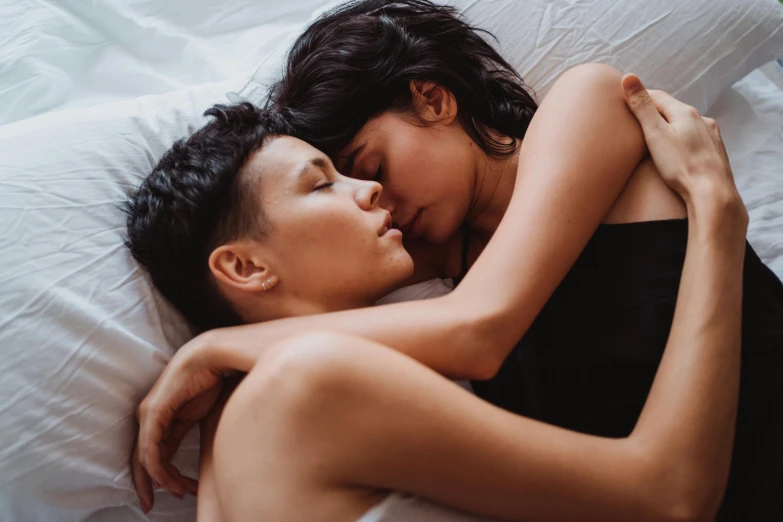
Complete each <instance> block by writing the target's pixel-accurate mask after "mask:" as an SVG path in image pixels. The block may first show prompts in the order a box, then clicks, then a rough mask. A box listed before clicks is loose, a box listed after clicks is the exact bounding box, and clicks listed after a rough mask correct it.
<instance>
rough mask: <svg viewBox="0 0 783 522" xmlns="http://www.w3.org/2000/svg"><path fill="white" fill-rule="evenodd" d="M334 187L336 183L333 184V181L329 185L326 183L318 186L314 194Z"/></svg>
mask: <svg viewBox="0 0 783 522" xmlns="http://www.w3.org/2000/svg"><path fill="white" fill-rule="evenodd" d="M332 185H334V182H332V181H330V182H328V183H324V184H322V185H318V186H317V187H315V188H314V189H313V192H315V191H318V190H323V189H327V188H330V187H331V186H332Z"/></svg>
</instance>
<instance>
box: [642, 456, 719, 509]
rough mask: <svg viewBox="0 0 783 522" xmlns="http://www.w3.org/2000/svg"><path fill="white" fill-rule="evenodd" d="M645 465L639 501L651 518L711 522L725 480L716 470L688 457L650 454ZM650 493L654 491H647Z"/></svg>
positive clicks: (717, 507) (645, 459) (717, 506)
mask: <svg viewBox="0 0 783 522" xmlns="http://www.w3.org/2000/svg"><path fill="white" fill-rule="evenodd" d="M643 460H644V461H645V462H646V463H647V464H648V465H647V466H644V465H642V466H640V467H639V468H640V470H645V468H646V470H645V471H643V475H644V477H645V478H644V479H643V480H642V482H643V484H644V487H643V488H640V490H642V491H646V492H647V494H645V495H644V500H643V501H642V502H643V503H644V504H645V506H644V509H643V510H644V511H645V512H647V513H648V514H649V515H650V516H649V518H650V519H651V520H656V521H660V522H707V521H714V520H715V517H716V516H717V513H718V510H719V509H720V506H721V503H722V501H723V493H724V491H725V487H726V481H725V480H721V478H720V477H719V476H716V475H720V474H719V473H718V474H716V473H714V470H707V469H705V467H704V466H700V465H698V464H697V463H693V462H689V461H688V458H687V457H685V458H682V457H675V456H674V455H671V454H667V455H666V456H665V457H661V456H660V453H658V455H657V456H656V455H653V454H652V452H651V453H650V454H648V455H647V456H645V458H644V459H643ZM649 493H653V494H649Z"/></svg>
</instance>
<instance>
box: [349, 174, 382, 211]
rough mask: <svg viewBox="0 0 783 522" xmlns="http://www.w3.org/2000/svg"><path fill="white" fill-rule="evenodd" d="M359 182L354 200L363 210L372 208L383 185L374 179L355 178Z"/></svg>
mask: <svg viewBox="0 0 783 522" xmlns="http://www.w3.org/2000/svg"><path fill="white" fill-rule="evenodd" d="M356 181H358V182H359V183H360V186H359V188H358V189H357V190H356V193H355V194H356V202H357V203H358V204H359V206H360V207H361V208H362V209H363V210H372V209H374V208H376V207H377V206H378V202H379V201H380V199H381V192H383V187H381V184H380V183H378V182H375V181H364V180H356Z"/></svg>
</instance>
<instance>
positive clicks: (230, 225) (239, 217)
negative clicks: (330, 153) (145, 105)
mask: <svg viewBox="0 0 783 522" xmlns="http://www.w3.org/2000/svg"><path fill="white" fill-rule="evenodd" d="M204 116H208V117H211V118H213V119H212V120H211V121H210V122H208V123H207V124H206V125H205V126H204V127H202V128H201V129H199V130H198V131H196V132H195V133H193V134H192V135H191V136H190V137H188V138H186V139H181V140H178V141H177V142H175V143H174V145H173V146H172V147H171V149H169V150H168V151H167V152H166V153H165V154H164V155H163V157H162V158H161V159H160V161H159V162H158V164H157V166H156V167H155V169H154V170H153V171H152V172H151V173H150V174H149V175H148V176H147V178H146V179H145V180H144V181H143V182H142V183H141V185H140V186H139V187H138V189H137V190H135V191H134V192H132V193H131V194H129V196H128V199H127V200H126V201H125V203H124V204H123V210H124V211H125V212H126V213H127V223H126V225H127V239H126V240H125V245H126V246H127V247H128V248H129V249H130V251H131V253H132V254H133V257H134V258H136V260H137V261H138V262H139V263H141V264H142V265H143V266H144V267H145V268H146V269H147V271H148V272H149V274H150V276H151V278H152V282H153V283H154V284H155V286H157V288H158V289H159V290H160V292H161V293H162V294H163V295H164V296H165V297H166V298H167V299H168V300H169V301H171V303H172V304H174V306H176V307H177V308H178V309H179V310H180V311H181V312H182V313H183V314H184V315H185V317H186V318H187V319H188V320H189V321H190V322H191V323H192V324H193V325H194V326H195V327H196V328H197V329H199V330H202V331H203V330H208V329H211V328H217V327H221V326H232V325H236V324H240V323H241V319H240V318H239V316H238V314H237V313H236V312H235V310H234V309H233V307H232V306H231V305H230V304H229V303H228V302H227V300H226V299H225V298H224V297H223V296H222V295H221V294H220V292H219V291H218V289H217V285H216V284H215V282H214V279H213V277H212V275H211V274H210V271H209V267H208V259H209V255H210V253H211V252H212V250H213V249H214V248H215V247H217V246H219V245H221V244H223V243H225V242H227V241H231V240H233V239H237V238H239V237H246V236H247V237H254V238H257V239H262V238H263V237H264V236H265V235H266V234H267V233H268V232H269V224H268V223H267V222H266V220H265V219H264V216H263V209H261V208H260V207H259V206H258V200H259V198H258V195H259V192H258V190H259V188H258V185H259V183H258V180H257V179H255V178H254V177H253V176H248V175H245V174H243V172H242V167H243V166H244V165H245V163H246V162H247V160H248V158H249V157H250V155H251V154H252V153H253V152H255V151H256V150H258V149H259V148H260V147H261V146H262V145H263V143H264V141H265V140H266V139H267V138H268V137H270V136H274V135H278V134H287V133H288V131H289V129H288V127H287V125H286V124H285V122H284V120H283V119H282V118H281V117H280V116H279V115H276V114H271V113H269V112H268V111H263V110H260V109H258V108H256V107H254V106H253V105H251V104H249V103H241V104H238V105H215V106H214V107H212V108H211V109H209V110H207V111H206V112H205V113H204Z"/></svg>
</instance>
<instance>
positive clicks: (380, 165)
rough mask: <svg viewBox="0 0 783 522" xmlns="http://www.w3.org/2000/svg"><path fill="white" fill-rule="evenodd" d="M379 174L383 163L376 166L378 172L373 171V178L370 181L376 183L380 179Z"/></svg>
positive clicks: (381, 172) (381, 171)
mask: <svg viewBox="0 0 783 522" xmlns="http://www.w3.org/2000/svg"><path fill="white" fill-rule="evenodd" d="M381 174H383V162H380V163H379V164H378V170H376V171H375V177H374V178H372V181H378V180H379V179H381Z"/></svg>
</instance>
